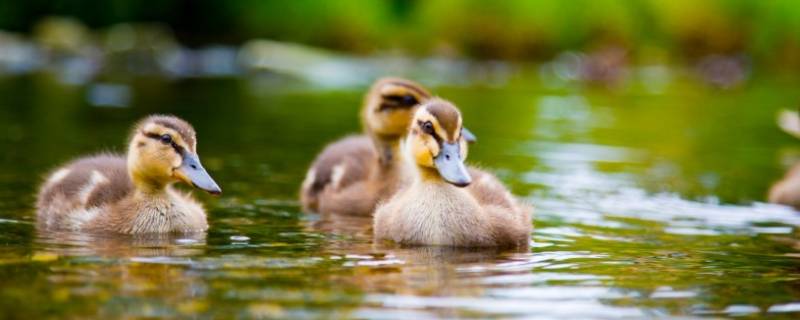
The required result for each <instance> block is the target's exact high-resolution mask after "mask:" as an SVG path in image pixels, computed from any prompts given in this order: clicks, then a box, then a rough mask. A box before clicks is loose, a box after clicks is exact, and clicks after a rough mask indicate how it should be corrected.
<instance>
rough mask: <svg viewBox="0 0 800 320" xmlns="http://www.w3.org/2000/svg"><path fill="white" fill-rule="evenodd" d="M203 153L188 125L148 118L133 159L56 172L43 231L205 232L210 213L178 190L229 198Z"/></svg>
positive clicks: (107, 159) (92, 160)
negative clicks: (183, 185) (182, 187)
mask: <svg viewBox="0 0 800 320" xmlns="http://www.w3.org/2000/svg"><path fill="white" fill-rule="evenodd" d="M196 147H197V141H196V138H195V131H194V129H193V128H192V126H191V125H190V124H189V123H187V122H186V121H183V120H181V119H179V118H176V117H173V116H160V115H157V116H150V117H147V118H145V119H143V120H141V121H140V122H139V123H138V124H136V126H135V127H134V129H133V132H132V134H131V138H130V144H129V147H128V153H127V157H122V156H117V155H98V156H92V157H86V158H81V159H77V160H75V161H73V162H71V163H69V164H67V165H65V166H63V167H60V168H58V169H56V170H55V171H53V172H52V173H51V174H50V175H49V177H48V178H47V180H46V181H45V182H44V184H43V185H42V187H41V190H40V191H39V196H38V201H37V204H36V207H37V220H38V224H39V226H40V227H42V228H44V229H45V230H48V229H49V230H80V231H96V232H114V233H123V234H143V233H166V232H197V231H204V230H206V229H208V223H207V222H206V214H205V211H204V210H203V207H202V206H201V205H200V203H198V202H197V201H195V200H194V199H192V197H191V196H189V195H187V194H184V193H182V192H179V191H177V190H175V189H173V187H172V184H173V183H174V182H179V181H181V182H184V183H186V184H189V185H191V186H194V187H195V188H198V189H201V190H205V191H207V192H209V193H211V194H220V193H221V192H222V190H221V189H220V188H219V186H217V183H216V182H214V180H213V179H212V178H211V176H209V174H208V173H207V172H206V170H205V169H204V168H203V166H202V165H201V164H200V158H199V157H198V156H197V149H196Z"/></svg>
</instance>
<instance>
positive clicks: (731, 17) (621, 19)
mask: <svg viewBox="0 0 800 320" xmlns="http://www.w3.org/2000/svg"><path fill="white" fill-rule="evenodd" d="M48 15H64V16H72V17H75V18H77V19H78V20H80V21H83V22H84V23H87V24H88V25H89V26H90V27H93V28H98V27H105V26H108V25H111V24H115V23H118V22H126V21H161V22H165V23H167V24H168V25H170V26H171V27H172V28H173V29H175V30H176V33H177V34H178V36H179V37H180V38H181V40H182V41H183V42H188V43H190V44H195V43H196V44H202V43H209V42H224V43H241V42H243V41H246V40H248V39H252V38H270V39H276V40H283V41H291V42H300V43H306V44H311V45H317V46H323V47H328V48H333V49H340V50H346V51H352V52H358V53H372V52H375V51H386V50H396V49H400V50H401V51H403V52H406V53H411V54H417V55H428V54H456V55H466V56H474V57H479V58H506V59H525V60H527V59H536V58H542V57H549V56H552V55H553V54H555V53H557V52H560V51H563V50H586V49H591V48H593V47H596V46H601V45H607V44H613V45H619V46H624V47H627V48H630V49H633V50H636V49H638V48H640V47H643V46H644V47H649V46H657V47H663V48H665V49H669V50H671V51H672V52H675V53H678V54H680V55H684V56H687V57H690V58H691V57H696V56H702V55H705V54H709V53H738V52H746V53H750V54H751V55H752V56H754V57H756V58H758V59H760V60H772V59H774V58H775V57H777V58H779V59H782V60H792V61H793V60H798V59H800V58H796V57H797V56H800V5H798V4H797V2H796V1H793V0H774V1H745V0H708V1H694V0H674V1H659V0H622V1H615V0H596V1H592V0H573V1H558V0H535V1H532V0H506V1H486V0H432V1H415V0H387V1H369V0H350V1H317V0H295V1H265V0H234V1H210V0H200V1H188V0H165V1H157V2H140V1H132V0H113V1H89V0H81V1H64V0H55V1H43V0H32V1H5V2H2V3H0V29H6V30H12V31H23V32H27V31H30V30H31V29H33V27H34V26H35V24H36V23H37V21H39V20H40V19H41V18H42V17H44V16H48Z"/></svg>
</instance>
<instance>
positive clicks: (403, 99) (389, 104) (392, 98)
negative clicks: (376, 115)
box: [379, 94, 419, 111]
mask: <svg viewBox="0 0 800 320" xmlns="http://www.w3.org/2000/svg"><path fill="white" fill-rule="evenodd" d="M381 98H382V99H383V103H381V106H380V108H379V111H382V110H388V109H408V108H411V107H413V106H416V105H418V104H419V99H417V97H414V96H413V95H409V94H401V95H397V94H388V95H383V96H381Z"/></svg>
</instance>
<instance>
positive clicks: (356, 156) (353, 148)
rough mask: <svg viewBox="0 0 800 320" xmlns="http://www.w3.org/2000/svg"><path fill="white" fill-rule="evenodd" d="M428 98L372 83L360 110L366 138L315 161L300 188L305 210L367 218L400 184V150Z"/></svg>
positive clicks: (348, 141)
mask: <svg viewBox="0 0 800 320" xmlns="http://www.w3.org/2000/svg"><path fill="white" fill-rule="evenodd" d="M430 98H431V94H430V93H429V92H428V90H426V89H425V88H424V87H422V86H421V85H419V84H417V83H416V82H413V81H410V80H406V79H401V78H383V79H379V80H378V81H376V82H375V84H374V85H373V86H372V87H371V88H370V90H369V91H368V92H367V94H366V96H365V97H364V106H363V108H362V111H361V119H362V123H363V126H364V131H365V132H366V134H364V135H357V136H349V137H345V138H343V139H341V140H339V141H336V142H334V143H331V144H330V145H328V146H327V147H325V149H324V150H323V151H322V152H321V153H320V154H319V155H318V156H317V158H316V160H314V162H313V163H312V165H311V168H310V169H309V170H308V173H307V174H306V178H305V181H303V184H302V186H301V190H300V202H301V203H302V205H303V210H305V211H314V212H319V213H338V214H348V215H362V216H367V215H371V214H372V212H373V211H374V209H375V204H376V203H378V201H381V200H384V199H386V198H388V197H389V196H391V195H392V194H393V193H394V191H395V190H396V188H397V187H398V186H399V185H400V184H401V183H402V182H401V181H402V178H401V177H402V175H401V174H400V173H399V171H400V169H399V166H400V162H401V161H399V160H398V159H397V158H398V157H397V156H396V155H397V153H398V146H399V143H400V140H401V138H402V137H403V135H405V132H406V128H407V127H408V123H409V120H410V119H411V116H412V115H413V112H414V110H416V107H417V106H418V105H419V104H420V103H421V102H424V101H427V100H428V99H430ZM466 134H467V135H468V137H469V139H470V140H473V141H474V140H475V138H474V136H472V134H471V133H469V132H466Z"/></svg>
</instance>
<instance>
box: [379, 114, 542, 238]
mask: <svg viewBox="0 0 800 320" xmlns="http://www.w3.org/2000/svg"><path fill="white" fill-rule="evenodd" d="M461 124H462V120H461V114H460V113H459V111H458V109H457V108H456V107H455V106H453V105H452V104H450V103H449V102H446V101H444V100H440V99H432V100H430V101H428V102H426V103H424V104H423V105H422V106H420V107H419V108H418V110H417V111H416V113H415V115H414V118H413V119H412V121H411V125H410V127H409V129H408V130H409V133H408V135H407V137H406V138H405V140H404V142H403V146H402V152H403V156H404V157H405V158H406V159H407V160H406V161H408V162H409V163H410V164H409V167H413V168H414V169H412V170H413V174H412V175H413V178H412V179H413V181H411V182H409V184H408V185H407V186H405V187H404V188H403V189H401V190H399V191H398V192H397V193H396V194H395V195H394V196H393V197H392V198H391V199H390V200H388V201H387V202H386V203H384V204H383V205H381V206H380V207H379V208H378V209H376V211H375V227H374V230H375V238H376V240H392V241H394V242H396V243H399V244H405V245H444V246H457V247H495V246H497V247H515V246H516V247H519V246H527V245H528V242H529V240H530V231H531V224H532V223H531V220H530V209H529V208H528V207H527V206H525V205H523V204H521V203H519V202H518V201H517V200H516V199H514V197H513V196H512V195H511V193H510V192H509V191H508V190H506V188H505V186H503V184H502V183H500V182H499V181H498V180H497V178H495V177H494V176H492V175H491V174H489V173H486V172H483V171H480V170H478V169H474V168H469V170H468V169H467V168H466V166H465V165H464V159H465V158H466V156H467V150H466V142H465V141H464V139H463V136H462V131H461V130H462V129H461ZM411 163H413V166H412V165H411ZM473 177H474V179H475V181H473Z"/></svg>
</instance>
